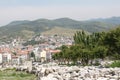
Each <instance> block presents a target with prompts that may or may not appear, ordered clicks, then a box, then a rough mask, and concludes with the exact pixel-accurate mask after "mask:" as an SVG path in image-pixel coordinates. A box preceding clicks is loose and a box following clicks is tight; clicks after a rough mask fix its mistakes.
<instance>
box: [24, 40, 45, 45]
mask: <svg viewBox="0 0 120 80" xmlns="http://www.w3.org/2000/svg"><path fill="white" fill-rule="evenodd" d="M43 42H45V41H44V40H41V41H35V40H31V41H27V42H25V43H24V44H23V45H24V46H27V45H36V44H40V43H43Z"/></svg>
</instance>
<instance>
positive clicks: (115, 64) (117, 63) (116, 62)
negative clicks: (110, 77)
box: [109, 61, 120, 68]
mask: <svg viewBox="0 0 120 80" xmlns="http://www.w3.org/2000/svg"><path fill="white" fill-rule="evenodd" d="M109 67H112V68H114V67H120V61H114V62H113V63H112V64H110V65H109Z"/></svg>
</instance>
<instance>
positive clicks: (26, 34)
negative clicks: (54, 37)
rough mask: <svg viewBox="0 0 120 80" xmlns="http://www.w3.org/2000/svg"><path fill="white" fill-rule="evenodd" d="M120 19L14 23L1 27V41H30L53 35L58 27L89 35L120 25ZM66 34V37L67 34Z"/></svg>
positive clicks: (43, 20) (42, 20)
mask: <svg viewBox="0 0 120 80" xmlns="http://www.w3.org/2000/svg"><path fill="white" fill-rule="evenodd" d="M119 19H120V18H119V17H118V18H116V17H115V18H114V17H113V18H108V19H102V20H101V19H100V20H98V19H96V20H87V21H76V20H73V19H69V18H60V19H55V20H48V19H38V20H34V21H28V20H24V21H13V22H11V23H10V24H8V25H5V26H2V27H0V40H9V39H12V38H15V37H21V38H23V39H28V38H31V37H32V36H33V35H36V34H38V33H42V32H43V33H44V34H47V33H49V32H50V33H52V31H53V30H56V26H59V27H60V28H65V29H66V31H67V30H69V29H71V30H69V31H71V32H70V33H74V31H76V29H77V30H79V29H80V30H84V31H87V32H89V33H92V32H101V31H107V30H109V29H112V28H114V27H115V26H117V25H119V24H120V20H119ZM54 28H55V29H54ZM74 29H75V30H74ZM49 30H50V31H49ZM57 30H58V29H57ZM66 31H64V32H66ZM45 32H46V33H45ZM53 32H54V31H53ZM58 32H59V31H58ZM64 34H65V35H66V33H64ZM68 34H69V32H68Z"/></svg>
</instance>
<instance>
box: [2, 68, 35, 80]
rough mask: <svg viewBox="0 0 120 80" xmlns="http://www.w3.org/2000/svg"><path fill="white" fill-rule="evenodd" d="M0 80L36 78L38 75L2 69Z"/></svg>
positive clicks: (28, 79)
mask: <svg viewBox="0 0 120 80" xmlns="http://www.w3.org/2000/svg"><path fill="white" fill-rule="evenodd" d="M0 80H36V76H35V75H32V74H28V73H25V72H16V71H15V70H5V71H0Z"/></svg>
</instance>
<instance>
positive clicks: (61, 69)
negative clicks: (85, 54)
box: [17, 64, 120, 80]
mask: <svg viewBox="0 0 120 80" xmlns="http://www.w3.org/2000/svg"><path fill="white" fill-rule="evenodd" d="M17 70H22V71H26V72H28V73H32V74H35V75H36V76H37V77H38V79H37V80H120V68H101V67H95V66H85V67H78V66H71V67H68V66H58V65H57V64H54V65H52V64H42V65H34V66H33V67H32V70H31V71H29V70H28V68H26V67H18V68H17Z"/></svg>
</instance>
